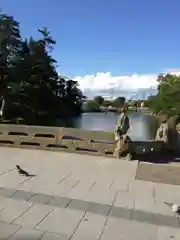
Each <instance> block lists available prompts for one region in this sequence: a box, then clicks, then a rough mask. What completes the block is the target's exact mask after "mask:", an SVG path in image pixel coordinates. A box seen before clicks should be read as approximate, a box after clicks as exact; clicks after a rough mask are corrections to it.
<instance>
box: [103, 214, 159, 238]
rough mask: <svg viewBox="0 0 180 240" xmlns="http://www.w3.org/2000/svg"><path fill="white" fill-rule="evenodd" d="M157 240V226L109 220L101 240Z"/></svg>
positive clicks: (122, 220)
mask: <svg viewBox="0 0 180 240" xmlns="http://www.w3.org/2000/svg"><path fill="white" fill-rule="evenodd" d="M109 239H113V240H119V239H123V240H140V239H146V240H157V226H155V225H150V224H146V223H139V222H135V221H128V220H124V219H112V218H109V219H108V222H107V225H106V227H105V229H104V231H103V234H102V237H101V240H109Z"/></svg>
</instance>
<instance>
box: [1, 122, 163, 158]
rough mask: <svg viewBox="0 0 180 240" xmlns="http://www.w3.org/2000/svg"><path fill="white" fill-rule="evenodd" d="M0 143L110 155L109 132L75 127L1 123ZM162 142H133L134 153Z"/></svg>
mask: <svg viewBox="0 0 180 240" xmlns="http://www.w3.org/2000/svg"><path fill="white" fill-rule="evenodd" d="M0 146H7V147H17V148H32V149H41V150H50V151H67V152H74V153H85V154H92V155H101V156H113V152H114V148H115V144H114V134H113V133H112V132H100V131H87V130H83V129H76V128H61V127H43V126H30V125H10V124H0ZM161 147H162V142H155V141H146V142H143V141H133V142H132V149H133V151H134V152H135V153H138V152H142V149H144V151H145V152H151V151H159V149H161Z"/></svg>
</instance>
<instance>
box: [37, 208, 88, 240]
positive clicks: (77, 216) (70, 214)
mask: <svg viewBox="0 0 180 240" xmlns="http://www.w3.org/2000/svg"><path fill="white" fill-rule="evenodd" d="M84 214H85V213H84V212H80V211H75V210H70V209H57V208H56V209H54V210H53V212H51V213H50V214H49V215H48V216H47V217H46V218H45V219H44V220H43V221H42V222H41V223H40V224H39V225H38V226H37V227H36V229H40V230H43V231H48V232H52V233H59V234H62V235H67V236H68V237H69V238H70V237H71V236H72V235H73V233H74V231H75V230H76V228H77V227H78V225H79V224H80V221H81V220H82V218H83V217H84Z"/></svg>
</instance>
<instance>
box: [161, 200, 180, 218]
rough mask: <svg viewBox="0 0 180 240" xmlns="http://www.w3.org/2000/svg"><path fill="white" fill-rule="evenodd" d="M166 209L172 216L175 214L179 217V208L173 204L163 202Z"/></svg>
mask: <svg viewBox="0 0 180 240" xmlns="http://www.w3.org/2000/svg"><path fill="white" fill-rule="evenodd" d="M164 204H166V205H167V206H168V207H170V208H171V210H172V212H173V213H174V214H177V215H178V216H179V215H180V206H179V205H177V204H174V203H169V202H164Z"/></svg>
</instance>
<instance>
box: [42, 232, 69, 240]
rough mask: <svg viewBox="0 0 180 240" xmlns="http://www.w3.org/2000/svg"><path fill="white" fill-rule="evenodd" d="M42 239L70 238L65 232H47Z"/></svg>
mask: <svg viewBox="0 0 180 240" xmlns="http://www.w3.org/2000/svg"><path fill="white" fill-rule="evenodd" d="M41 240H69V238H68V236H67V235H65V234H56V233H45V234H44V235H43V236H42V238H41Z"/></svg>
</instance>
